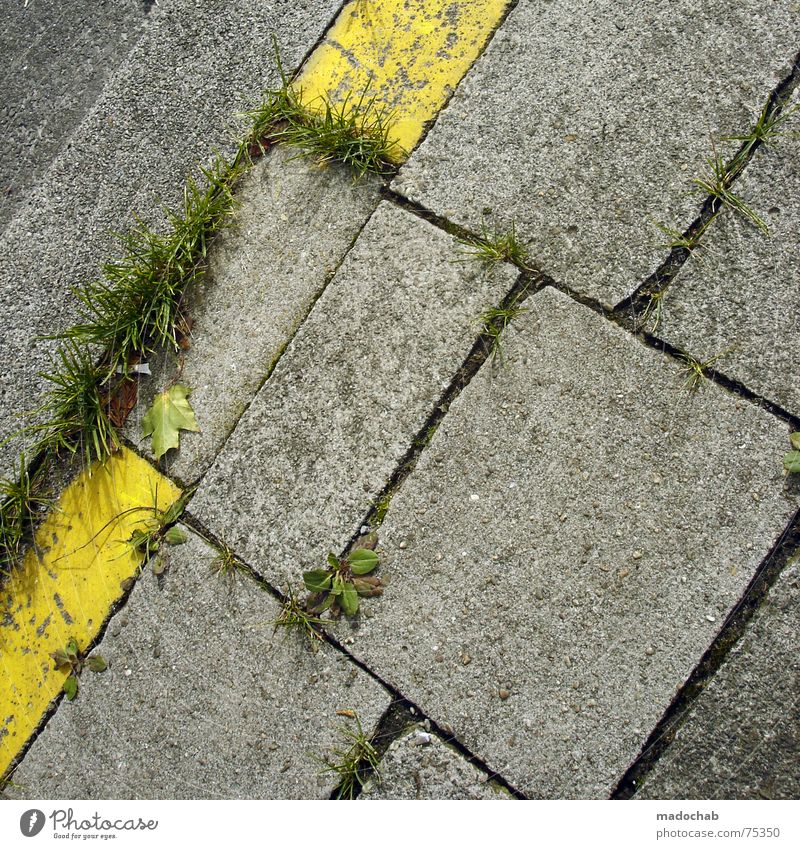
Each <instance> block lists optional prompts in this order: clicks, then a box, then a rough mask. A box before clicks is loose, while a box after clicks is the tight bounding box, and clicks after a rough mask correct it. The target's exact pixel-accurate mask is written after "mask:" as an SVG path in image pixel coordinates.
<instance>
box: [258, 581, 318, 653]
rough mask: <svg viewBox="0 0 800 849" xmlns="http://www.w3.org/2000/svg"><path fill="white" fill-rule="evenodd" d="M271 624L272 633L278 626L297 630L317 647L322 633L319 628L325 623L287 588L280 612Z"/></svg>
mask: <svg viewBox="0 0 800 849" xmlns="http://www.w3.org/2000/svg"><path fill="white" fill-rule="evenodd" d="M271 624H272V625H273V626H274V628H273V633H275V632H276V631H277V630H278V628H284V629H285V630H286V631H287V632H288V631H299V632H300V633H301V634H302V635H303V636H304V637H306V638H307V639H309V640H310V641H311V643H312V645H314V646H315V647H317V646H318V645H319V643H321V642H322V634H321V633H320V630H319V629H320V628H321V627H322V626H324V625H325V620H324V619H320V618H319V617H318V616H313V615H312V614H310V613H309V612H308V611H307V610H306V609H305V607H304V606H303V604H302V603H301V602H300V600H299V599H298V598H297V596H296V595H295V594H294V593H293V592H292V589H291V588H289V591H288V594H287V595H286V598H285V599H284V602H283V604H282V605H281V612H280V614H279V615H278V618H277V619H276V620H275V621H274V622H272V623H271Z"/></svg>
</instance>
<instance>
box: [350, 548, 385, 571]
mask: <svg viewBox="0 0 800 849" xmlns="http://www.w3.org/2000/svg"><path fill="white" fill-rule="evenodd" d="M349 560H350V571H351V572H352V573H353V574H354V575H368V574H369V573H370V572H371V571H372V570H373V569H374V568H375V567H376V566H377V565H378V555H377V554H375V552H374V551H370V549H368V548H359V549H356V550H355V551H354V552H353V553H352V554H351V555H350V557H349Z"/></svg>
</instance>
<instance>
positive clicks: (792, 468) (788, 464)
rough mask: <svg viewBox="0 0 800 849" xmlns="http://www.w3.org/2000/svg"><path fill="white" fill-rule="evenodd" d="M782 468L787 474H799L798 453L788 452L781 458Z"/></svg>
mask: <svg viewBox="0 0 800 849" xmlns="http://www.w3.org/2000/svg"><path fill="white" fill-rule="evenodd" d="M783 468H784V469H786V471H787V472H800V451H789V452H788V454H785V455H784V457H783Z"/></svg>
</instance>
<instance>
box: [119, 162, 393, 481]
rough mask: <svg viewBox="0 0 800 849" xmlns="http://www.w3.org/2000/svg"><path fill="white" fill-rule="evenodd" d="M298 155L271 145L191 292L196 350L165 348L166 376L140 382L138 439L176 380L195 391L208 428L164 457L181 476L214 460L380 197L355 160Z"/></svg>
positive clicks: (195, 474) (192, 476) (134, 420)
mask: <svg viewBox="0 0 800 849" xmlns="http://www.w3.org/2000/svg"><path fill="white" fill-rule="evenodd" d="M297 157H298V152H297V150H296V149H292V148H289V149H286V148H280V147H273V148H272V150H271V151H270V153H269V154H268V155H267V156H266V157H265V158H264V159H263V160H262V161H261V162H259V163H258V164H257V165H256V167H255V168H254V170H253V171H252V172H251V173H250V174H249V175H247V177H246V178H245V180H244V181H243V183H242V185H241V187H240V188H239V189H238V190H237V193H236V196H237V199H238V201H239V207H238V209H237V211H236V221H235V224H234V225H232V226H231V228H230V229H229V230H227V231H223V233H222V234H221V235H220V237H219V238H218V239H217V240H216V241H215V242H214V245H213V247H212V249H211V252H210V257H209V263H210V268H209V272H208V274H207V275H206V279H205V280H204V281H202V283H201V284H200V285H199V286H198V287H197V288H196V289H195V290H194V291H193V292H192V293H191V294H190V298H189V302H188V307H187V311H188V313H189V315H190V316H191V317H192V319H193V325H192V333H191V342H192V347H191V350H190V351H189V352H188V353H187V354H185V355H182V356H180V357H179V358H176V356H175V354H174V353H170V354H167V355H165V356H164V358H163V360H164V361H163V362H162V364H161V368H160V369H159V370H158V371H159V374H158V376H157V377H155V378H154V379H152V380H147V381H142V389H143V391H142V392H141V395H140V403H139V407H138V409H137V410H136V411H135V413H134V414H133V415H132V416H131V419H130V424H129V427H128V435H129V436H130V437H131V438H132V439H134V441H139V440H140V434H141V428H140V420H141V417H142V415H144V413H145V412H146V410H147V408H148V407H149V405H150V403H151V401H152V398H153V395H154V394H155V392H156V391H161V390H162V389H163V388H164V386H165V385H166V384H168V383H170V382H172V381H174V380H176V379H179V380H180V381H181V383H183V384H185V385H187V386H189V387H190V388H191V389H192V396H191V403H192V405H193V406H194V408H195V410H196V412H197V419H198V424H199V426H200V428H201V432H200V433H188V432H187V433H185V434H183V435H182V437H181V447H180V451H178V452H170V455H174V456H168V457H167V458H166V461H165V462H166V469H167V471H168V472H169V474H171V475H174V476H177V477H178V478H180V479H181V480H183V481H194V480H197V479H198V478H199V476H200V475H201V474H202V473H203V472H205V471H206V469H207V468H208V466H209V465H210V464H211V462H212V460H213V459H214V457H215V456H216V454H217V452H218V451H219V449H220V447H221V446H222V444H223V443H224V441H225V439H226V438H227V436H228V434H229V433H230V432H231V431H232V430H233V428H234V426H235V424H236V422H237V421H238V420H239V417H240V416H241V414H242V413H243V412H244V410H245V409H246V407H247V405H248V404H249V402H250V400H251V398H252V397H253V395H255V393H256V392H257V391H258V389H259V387H260V386H261V384H262V382H263V381H264V378H265V377H266V376H267V374H268V373H269V371H270V368H271V367H272V365H273V363H274V361H275V360H276V358H277V357H278V356H279V354H280V353H281V351H282V350H283V348H284V347H285V345H286V344H287V343H288V342H289V340H290V339H291V338H292V336H293V335H294V333H295V331H296V330H297V328H298V327H299V325H300V324H301V323H302V321H303V319H304V318H305V316H306V315H307V313H308V311H309V309H310V308H311V306H312V304H313V303H314V299H315V298H316V297H317V296H318V295H319V293H320V292H321V291H322V289H323V288H324V286H325V284H326V283H327V282H328V281H329V280H330V278H331V277H332V276H333V273H334V272H335V270H336V268H337V267H338V265H339V263H340V262H341V260H342V258H343V257H344V255H345V253H346V252H347V249H348V248H349V247H350V244H351V242H352V241H353V240H354V239H355V237H356V236H357V234H358V232H359V230H360V229H361V227H362V226H363V225H364V223H365V221H366V220H367V218H369V216H370V214H371V213H372V211H373V210H374V208H375V207H376V206H377V205H378V198H379V195H378V192H379V185H380V181H379V180H378V179H377V178H375V177H373V176H372V175H369V176H365V177H363V178H362V179H360V180H358V181H355V180H354V179H353V174H352V172H351V171H350V170H349V169H347V168H344V167H341V166H336V165H333V166H328V167H326V168H321V167H320V166H318V165H316V164H315V163H314V162H312V161H310V160H308V159H302V160H301V159H298V158H297ZM176 360H177V361H176ZM147 443H149V440H143V442H142V444H141V445H140V448H145V449H146V448H147Z"/></svg>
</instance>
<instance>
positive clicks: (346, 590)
mask: <svg viewBox="0 0 800 849" xmlns="http://www.w3.org/2000/svg"><path fill="white" fill-rule="evenodd" d="M339 606H340V607H341V608H342V612H343V613H344V615H345V616H355V615H356V613H358V593H357V592H356V588H355V587H354V586H353V585H352V584H351V583H350V582H349V581H348V582H347V583H345V585H344V587H343V589H342V594H341V596H340V597H339Z"/></svg>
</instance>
